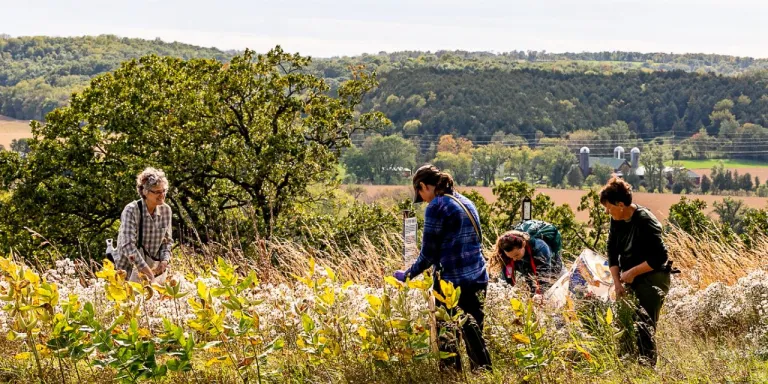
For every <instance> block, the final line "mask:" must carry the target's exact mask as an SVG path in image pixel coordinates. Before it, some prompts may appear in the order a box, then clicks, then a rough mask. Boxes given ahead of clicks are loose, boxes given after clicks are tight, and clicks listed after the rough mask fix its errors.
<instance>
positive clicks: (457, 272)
mask: <svg viewBox="0 0 768 384" xmlns="http://www.w3.org/2000/svg"><path fill="white" fill-rule="evenodd" d="M453 196H454V197H456V198H458V199H459V200H460V201H461V202H462V204H464V206H465V207H467V209H468V210H469V212H470V213H471V214H472V216H474V218H475V222H476V223H477V225H480V216H479V215H478V214H477V209H476V208H475V205H474V204H472V201H470V200H469V199H467V198H466V197H464V196H462V195H461V194H459V193H457V192H456V193H454V194H453ZM433 265H436V266H437V269H438V270H440V277H441V278H442V279H443V280H446V281H450V282H451V283H453V284H454V285H455V286H459V285H466V284H474V283H478V284H481V283H486V282H488V272H487V271H486V269H485V258H484V257H483V250H482V246H481V244H480V239H479V238H478V236H477V233H476V232H475V227H474V226H473V225H472V221H471V220H470V219H469V216H467V214H466V212H465V211H464V208H462V207H461V205H459V204H458V203H457V202H456V201H454V200H453V199H451V198H450V197H446V196H437V197H435V198H434V199H433V200H432V201H431V202H430V203H429V205H428V206H427V210H426V212H425V213H424V232H423V235H422V244H421V253H419V257H418V258H417V259H416V262H414V263H413V265H412V266H411V267H410V268H409V269H408V270H407V271H406V274H407V275H408V276H411V277H416V276H418V275H420V274H421V273H422V272H424V271H425V270H426V269H427V268H429V267H431V266H433Z"/></svg>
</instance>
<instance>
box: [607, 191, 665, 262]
mask: <svg viewBox="0 0 768 384" xmlns="http://www.w3.org/2000/svg"><path fill="white" fill-rule="evenodd" d="M661 232H662V228H661V223H660V222H659V220H658V219H657V218H656V216H654V215H653V213H651V211H649V210H648V208H645V207H641V206H637V209H636V210H635V213H634V214H633V215H632V217H631V218H630V219H629V221H624V220H618V221H617V220H613V219H611V229H610V232H608V265H609V266H611V267H613V266H618V267H619V269H620V270H622V271H627V270H629V269H632V268H633V267H635V266H637V265H640V264H642V263H643V262H644V261H647V262H648V265H649V266H651V268H653V269H654V270H659V269H662V267H664V265H666V263H667V259H668V258H669V256H668V254H667V246H666V245H664V240H663V239H662V235H661Z"/></svg>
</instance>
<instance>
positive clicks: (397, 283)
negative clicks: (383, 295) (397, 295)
mask: <svg viewBox="0 0 768 384" xmlns="http://www.w3.org/2000/svg"><path fill="white" fill-rule="evenodd" d="M384 281H385V282H386V283H387V284H389V285H391V286H393V287H395V288H397V289H402V288H403V283H401V282H400V280H397V279H396V278H395V277H394V276H387V277H385V278H384Z"/></svg>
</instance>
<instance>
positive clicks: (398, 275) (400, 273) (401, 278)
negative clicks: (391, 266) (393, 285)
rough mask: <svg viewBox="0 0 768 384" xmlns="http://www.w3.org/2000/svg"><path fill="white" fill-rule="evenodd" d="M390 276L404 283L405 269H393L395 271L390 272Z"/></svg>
mask: <svg viewBox="0 0 768 384" xmlns="http://www.w3.org/2000/svg"><path fill="white" fill-rule="evenodd" d="M392 276H394V277H395V279H397V280H399V281H402V282H403V283H405V271H395V273H394V274H392Z"/></svg>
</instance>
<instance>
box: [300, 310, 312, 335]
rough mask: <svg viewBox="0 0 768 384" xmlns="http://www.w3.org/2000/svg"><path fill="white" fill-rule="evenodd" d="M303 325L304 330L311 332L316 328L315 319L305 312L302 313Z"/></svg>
mask: <svg viewBox="0 0 768 384" xmlns="http://www.w3.org/2000/svg"><path fill="white" fill-rule="evenodd" d="M301 326H302V327H303V328H304V332H306V333H310V332H312V330H313V329H315V321H314V320H312V318H311V317H309V315H307V314H306V313H303V314H301Z"/></svg>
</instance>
